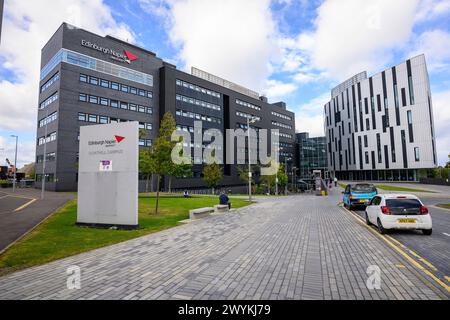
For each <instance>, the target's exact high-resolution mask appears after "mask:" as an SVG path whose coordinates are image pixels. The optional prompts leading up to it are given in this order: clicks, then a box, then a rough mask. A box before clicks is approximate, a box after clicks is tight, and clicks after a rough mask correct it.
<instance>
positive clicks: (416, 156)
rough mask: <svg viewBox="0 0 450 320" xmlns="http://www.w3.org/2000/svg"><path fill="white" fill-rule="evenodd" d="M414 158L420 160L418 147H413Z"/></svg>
mask: <svg viewBox="0 0 450 320" xmlns="http://www.w3.org/2000/svg"><path fill="white" fill-rule="evenodd" d="M414 158H415V160H416V161H420V150H419V148H414Z"/></svg>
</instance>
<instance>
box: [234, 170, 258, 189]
mask: <svg viewBox="0 0 450 320" xmlns="http://www.w3.org/2000/svg"><path fill="white" fill-rule="evenodd" d="M250 170H251V172H252V183H253V184H255V183H256V181H255V175H256V172H258V171H259V167H258V166H257V165H252V166H250ZM238 175H239V178H240V179H241V180H242V181H244V182H245V183H246V184H247V185H248V180H249V177H248V166H247V165H243V166H239V167H238ZM252 189H253V188H252Z"/></svg>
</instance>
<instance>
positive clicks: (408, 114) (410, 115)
mask: <svg viewBox="0 0 450 320" xmlns="http://www.w3.org/2000/svg"><path fill="white" fill-rule="evenodd" d="M406 116H407V119H408V124H412V113H411V110H408V112H407V113H406Z"/></svg>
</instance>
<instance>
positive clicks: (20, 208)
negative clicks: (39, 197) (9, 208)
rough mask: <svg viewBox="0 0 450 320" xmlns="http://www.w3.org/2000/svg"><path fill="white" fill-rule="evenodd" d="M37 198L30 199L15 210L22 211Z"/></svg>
mask: <svg viewBox="0 0 450 320" xmlns="http://www.w3.org/2000/svg"><path fill="white" fill-rule="evenodd" d="M35 201H36V199H32V200H30V201H28V202H27V203H25V204H24V205H23V206H20V207H18V208H17V209H16V210H14V212H17V211H20V210H23V209H25V208H26V207H28V206H29V205H30V204H32V203H33V202H35Z"/></svg>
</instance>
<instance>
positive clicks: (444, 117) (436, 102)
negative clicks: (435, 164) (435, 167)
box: [433, 90, 450, 164]
mask: <svg viewBox="0 0 450 320" xmlns="http://www.w3.org/2000/svg"><path fill="white" fill-rule="evenodd" d="M449 106H450V90H447V91H442V92H437V93H433V112H434V124H435V133H436V151H437V154H438V158H439V163H440V164H445V163H446V162H447V161H448V155H449V154H450V130H448V124H449V123H450V112H449Z"/></svg>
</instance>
